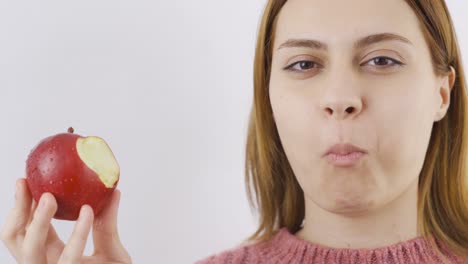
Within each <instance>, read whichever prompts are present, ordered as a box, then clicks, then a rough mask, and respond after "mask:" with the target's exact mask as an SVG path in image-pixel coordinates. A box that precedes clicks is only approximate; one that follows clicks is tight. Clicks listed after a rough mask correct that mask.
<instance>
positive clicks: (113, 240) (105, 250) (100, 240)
mask: <svg viewBox="0 0 468 264" xmlns="http://www.w3.org/2000/svg"><path fill="white" fill-rule="evenodd" d="M120 196H121V193H120V191H119V190H117V189H115V190H114V193H113V194H112V198H111V201H110V203H109V204H108V206H106V207H105V208H104V209H103V210H102V211H101V213H100V214H99V215H97V216H96V220H95V221H94V225H93V242H94V253H95V254H105V255H107V256H120V255H122V253H124V252H126V251H125V249H124V247H123V245H122V244H121V242H120V238H119V234H118V228H117V216H118V210H119V203H120Z"/></svg>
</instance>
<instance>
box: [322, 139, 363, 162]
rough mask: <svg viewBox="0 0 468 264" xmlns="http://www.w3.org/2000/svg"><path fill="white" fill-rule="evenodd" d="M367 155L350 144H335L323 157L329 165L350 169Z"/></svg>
mask: <svg viewBox="0 0 468 264" xmlns="http://www.w3.org/2000/svg"><path fill="white" fill-rule="evenodd" d="M366 154H367V151H366V150H365V149H362V148H360V147H357V146H354V145H351V144H336V145H333V146H332V147H331V148H329V149H328V150H327V151H326V152H325V154H324V155H323V156H324V157H325V158H326V159H327V160H328V162H329V163H330V164H332V165H334V166H337V167H352V166H354V165H356V164H358V162H359V161H360V160H361V159H362V158H363V157H364V156H365V155H366Z"/></svg>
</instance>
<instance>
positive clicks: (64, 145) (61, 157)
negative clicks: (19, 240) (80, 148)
mask: <svg viewBox="0 0 468 264" xmlns="http://www.w3.org/2000/svg"><path fill="white" fill-rule="evenodd" d="M80 137H81V136H80V135H77V134H73V133H61V134H57V135H55V136H51V137H47V138H45V139H43V140H42V141H41V142H39V144H38V145H37V146H36V147H34V149H33V150H31V153H30V154H29V156H28V159H27V161H26V182H27V184H28V188H29V190H30V191H31V193H32V196H33V198H34V200H36V202H38V201H39V198H40V197H41V195H42V194H43V193H44V192H50V193H52V194H53V195H54V196H55V199H56V200H57V204H58V209H57V212H56V214H55V215H54V218H55V219H61V220H70V221H74V220H76V219H77V218H78V215H79V212H80V208H81V206H82V205H84V204H87V205H89V206H91V207H92V208H93V211H94V214H95V215H98V214H99V212H100V211H101V210H102V209H103V208H104V207H105V206H106V204H107V203H108V202H109V201H110V197H111V195H112V193H113V192H114V189H115V188H116V187H117V183H118V180H117V182H115V184H114V186H113V187H112V188H107V187H106V186H105V185H104V184H103V183H102V181H101V180H100V179H99V177H98V176H97V174H96V173H95V172H94V171H92V170H91V169H89V168H88V166H87V165H86V164H85V163H84V162H82V161H81V159H80V157H79V155H78V152H77V150H76V141H77V140H78V138H80Z"/></svg>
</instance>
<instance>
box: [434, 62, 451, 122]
mask: <svg viewBox="0 0 468 264" xmlns="http://www.w3.org/2000/svg"><path fill="white" fill-rule="evenodd" d="M455 77H456V72H455V69H454V68H453V67H452V66H450V72H449V73H447V75H445V76H443V78H442V83H441V86H440V87H439V88H437V96H440V100H439V101H440V105H439V106H438V108H437V109H436V114H435V118H434V119H435V120H434V121H435V122H437V121H440V120H442V119H443V118H444V117H445V114H446V113H447V110H448V108H449V106H450V93H451V92H452V89H453V85H454V84H455Z"/></svg>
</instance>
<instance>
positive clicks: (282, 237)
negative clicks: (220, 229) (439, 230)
mask: <svg viewBox="0 0 468 264" xmlns="http://www.w3.org/2000/svg"><path fill="white" fill-rule="evenodd" d="M437 245H438V246H439V248H440V249H441V250H442V252H444V253H445V255H446V256H447V257H448V258H449V259H450V260H451V261H452V263H455V264H468V261H463V260H461V259H460V258H456V257H455V256H454V255H453V254H451V253H449V252H448V251H447V250H446V247H443V246H441V244H440V243H439V242H437ZM251 263H255V264H261V263H265V264H283V263H313V264H332V263H333V264H403V263H404V264H407V263H421V264H422V263H425V264H427V263H429V264H437V263H441V261H440V259H439V258H438V257H437V255H436V253H435V250H434V249H433V248H431V246H430V244H429V241H427V240H425V239H424V238H423V237H422V236H420V237H417V238H414V239H411V240H407V241H403V242H399V243H397V244H393V245H390V246H387V247H380V248H375V249H347V248H331V247H327V246H322V245H318V244H314V243H312V242H310V241H306V240H303V239H301V238H298V237H296V236H294V235H293V234H291V233H290V232H289V231H288V230H287V228H282V229H280V230H279V231H278V233H276V234H275V236H274V237H273V238H272V239H271V240H270V241H269V242H268V243H263V244H261V243H256V244H251V245H243V246H238V247H236V248H232V249H229V250H226V251H224V252H221V253H219V254H216V255H211V256H209V257H206V258H205V259H202V260H199V261H197V262H195V264H251Z"/></svg>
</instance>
